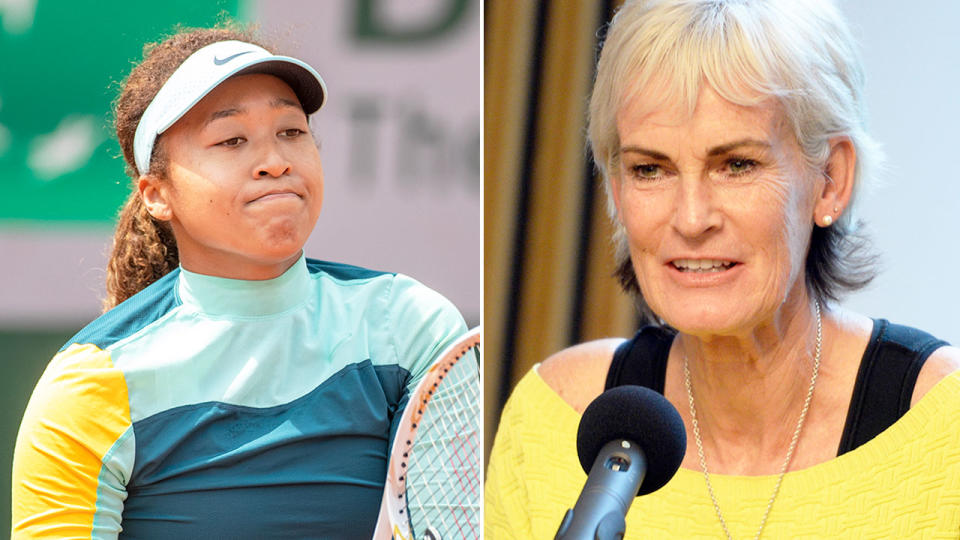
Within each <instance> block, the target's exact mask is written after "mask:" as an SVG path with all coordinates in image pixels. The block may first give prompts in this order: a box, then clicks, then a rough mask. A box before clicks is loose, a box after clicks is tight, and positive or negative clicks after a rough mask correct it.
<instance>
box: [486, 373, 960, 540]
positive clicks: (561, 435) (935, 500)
mask: <svg viewBox="0 0 960 540" xmlns="http://www.w3.org/2000/svg"><path fill="white" fill-rule="evenodd" d="M579 422H580V415H579V414H578V413H577V412H576V411H574V410H573V408H571V407H570V406H569V405H568V404H567V403H566V402H564V401H563V399H561V398H560V396H558V395H557V394H556V393H555V392H554V391H553V390H552V389H551V388H550V387H549V386H547V384H546V383H545V382H544V381H543V379H542V378H540V376H539V375H538V374H537V373H536V371H535V369H534V370H533V371H531V372H530V373H527V375H526V376H524V378H523V379H522V380H521V381H520V383H519V384H518V385H517V387H516V389H515V390H514V392H513V395H512V396H511V397H510V400H509V401H508V402H507V405H506V407H505V408H504V410H503V415H502V417H501V419H500V426H499V429H498V431H497V436H496V441H495V443H494V446H493V452H492V453H491V455H490V464H489V467H488V470H487V483H486V494H485V501H486V504H485V510H484V511H485V529H484V531H485V535H484V536H485V538H488V539H504V538H535V539H538V540H539V539H552V538H553V537H554V535H555V534H556V531H557V527H558V526H559V524H560V520H561V518H562V517H563V514H564V512H566V510H567V509H568V508H572V507H573V505H574V503H575V502H576V500H577V497H578V496H579V494H580V489H581V488H582V487H583V483H584V482H585V481H586V474H584V472H583V469H581V468H580V463H579V461H578V460H577V449H576V433H577V426H578V424H579ZM710 481H711V483H712V484H713V488H714V490H715V492H716V495H717V500H718V501H719V503H720V509H721V510H722V512H723V517H724V519H725V520H726V521H727V526H728V527H729V528H730V533H731V534H732V535H733V537H734V538H753V536H754V535H755V534H756V532H757V527H759V525H760V519H761V518H762V517H763V511H764V509H765V508H766V505H767V502H768V500H769V498H770V494H771V492H772V490H773V487H774V484H775V483H776V475H770V476H729V475H722V474H711V475H710ZM722 536H723V531H722V529H721V528H720V523H719V521H718V520H717V516H716V512H715V511H714V509H713V504H712V503H711V502H710V496H709V495H708V494H707V488H706V484H705V482H704V478H703V473H702V472H701V471H699V470H690V469H680V470H679V471H677V474H676V476H674V477H673V479H672V480H671V481H670V482H669V483H668V484H667V485H666V486H664V487H663V488H662V489H660V490H659V491H656V492H654V493H652V494H650V495H645V496H642V497H638V498H636V499H634V502H633V505H632V506H631V507H630V511H629V512H628V513H627V534H626V538H627V539H640V538H721V537H722ZM762 537H763V538H845V539H846V538H960V373H954V374H952V375H950V376H948V377H946V378H945V379H943V380H942V381H940V382H939V383H938V384H937V385H936V386H935V387H934V388H933V389H931V390H930V391H929V392H928V393H927V394H926V395H925V396H924V397H923V399H921V400H920V401H919V402H918V403H916V404H915V405H914V406H913V408H911V409H910V410H909V411H908V412H907V414H906V415H904V416H903V418H901V419H900V420H898V421H897V422H896V423H895V424H894V425H892V426H891V427H889V428H887V430H886V431H884V432H882V433H881V434H880V435H878V436H877V437H875V438H874V439H873V440H871V441H870V442H868V443H866V444H864V445H862V446H860V447H859V448H857V449H855V450H853V451H851V452H848V453H846V454H844V455H842V456H839V457H837V458H835V459H832V460H830V461H827V462H825V463H821V464H818V465H815V466H813V467H809V468H806V469H802V470H799V471H791V472H789V473H787V474H786V475H785V476H784V479H783V485H782V486H781V488H780V493H779V495H777V499H776V501H775V502H774V505H773V509H772V510H771V512H770V517H769V519H768V521H767V525H766V527H765V529H764V531H763V536H762Z"/></svg>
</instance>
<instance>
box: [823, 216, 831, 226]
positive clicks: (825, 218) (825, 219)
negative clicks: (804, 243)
mask: <svg viewBox="0 0 960 540" xmlns="http://www.w3.org/2000/svg"><path fill="white" fill-rule="evenodd" d="M823 224H824V225H825V226H827V227H829V226H830V225H832V224H833V216H831V215H830V214H827V215H825V216H823Z"/></svg>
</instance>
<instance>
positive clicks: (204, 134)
mask: <svg viewBox="0 0 960 540" xmlns="http://www.w3.org/2000/svg"><path fill="white" fill-rule="evenodd" d="M162 137H163V140H162V144H163V145H164V149H165V151H166V155H167V157H168V166H167V171H168V174H167V175H166V176H167V177H166V178H156V177H153V176H150V175H147V176H144V177H141V178H140V182H139V188H140V192H141V195H142V196H143V200H144V203H145V205H146V206H147V209H148V210H149V211H150V213H151V214H152V215H153V216H154V217H157V218H159V219H164V220H169V221H170V224H171V226H172V228H173V231H174V235H175V236H176V239H177V248H178V250H179V253H180V262H181V264H182V265H183V267H184V268H186V269H187V270H190V271H193V272H197V273H201V274H208V275H216V276H222V277H229V278H236V279H269V278H272V277H276V276H278V275H280V274H281V273H283V272H284V271H285V270H286V269H287V268H289V267H290V266H291V265H292V264H293V263H294V262H296V260H297V258H299V256H300V252H301V249H302V248H303V245H304V243H305V242H306V241H307V237H308V236H309V235H310V232H311V231H312V230H313V227H314V224H315V223H316V221H317V217H318V215H319V213H320V206H321V204H322V201H323V169H322V168H321V165H320V154H319V151H318V149H317V146H316V144H315V143H314V140H313V136H312V135H311V133H310V128H309V126H308V125H307V117H306V115H305V114H304V112H303V109H302V108H301V107H300V102H299V101H298V100H297V96H296V94H294V92H293V90H291V89H290V87H289V86H288V85H287V84H286V83H285V82H283V81H281V80H280V79H278V78H276V77H274V76H272V75H263V74H255V75H241V76H237V77H233V78H231V79H228V80H227V81H225V82H224V83H222V84H221V85H220V86H218V87H217V88H216V89H214V90H213V91H212V92H210V93H209V94H208V95H207V96H206V97H204V98H203V99H202V100H201V101H200V102H199V103H198V104H197V105H196V106H194V107H193V108H192V109H191V110H190V111H189V112H188V113H187V114H186V115H184V116H183V117H182V118H181V119H180V120H178V121H177V122H176V123H175V124H174V125H173V126H171V127H170V129H168V130H167V131H166V132H165V133H164V134H163V136H162Z"/></svg>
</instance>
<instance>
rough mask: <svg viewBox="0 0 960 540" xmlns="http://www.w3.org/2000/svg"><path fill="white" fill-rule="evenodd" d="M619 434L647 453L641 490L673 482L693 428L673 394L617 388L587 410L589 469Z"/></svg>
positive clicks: (581, 433) (580, 449)
mask: <svg viewBox="0 0 960 540" xmlns="http://www.w3.org/2000/svg"><path fill="white" fill-rule="evenodd" d="M617 439H626V440H628V441H633V442H635V443H637V444H638V445H640V447H641V448H642V449H643V453H644V454H645V455H646V459H647V475H646V476H645V477H644V479H643V483H642V484H640V490H639V492H638V493H637V494H638V495H646V494H647V493H651V492H653V491H656V490H658V489H660V488H661V487H663V485H664V484H666V483H667V482H669V481H670V479H671V478H673V475H674V473H676V472H677V469H679V468H680V463H681V462H682V461H683V455H684V453H685V452H686V451H687V432H686V430H685V429H684V427H683V419H682V418H680V413H678V412H677V410H676V409H675V408H674V407H673V405H671V404H670V402H669V401H667V398H665V397H663V396H662V395H660V394H658V393H657V392H654V391H653V390H650V389H649V388H644V387H642V386H632V385H625V386H617V387H615V388H611V389H610V390H607V391H606V392H604V393H602V394H600V396H598V397H597V398H596V399H595V400H593V401H592V402H591V403H590V404H589V405H588V406H587V408H586V410H584V411H583V417H582V418H581V420H580V427H579V428H578V429H577V455H578V456H579V457H580V466H582V467H583V470H584V471H585V472H586V473H587V474H589V473H590V468H591V467H592V466H593V462H594V460H595V459H596V457H597V454H599V453H600V449H601V448H603V445H605V444H606V443H608V442H610V441H613V440H617Z"/></svg>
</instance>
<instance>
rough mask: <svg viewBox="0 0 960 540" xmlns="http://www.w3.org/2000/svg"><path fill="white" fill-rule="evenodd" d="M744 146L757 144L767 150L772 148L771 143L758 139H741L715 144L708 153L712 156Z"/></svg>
mask: <svg viewBox="0 0 960 540" xmlns="http://www.w3.org/2000/svg"><path fill="white" fill-rule="evenodd" d="M742 146H756V147H760V148H763V149H765V150H766V149H769V148H770V143H768V142H766V141H761V140H758V139H741V140H739V141H734V142H731V143H727V144H721V145H720V146H714V147H713V148H711V149H710V150H707V155H708V156H710V157H715V156H721V155H723V154H726V153H728V152H730V151H731V150H735V149H737V148H740V147H742Z"/></svg>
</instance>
